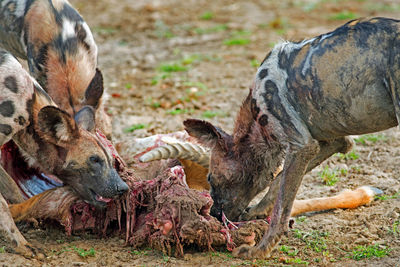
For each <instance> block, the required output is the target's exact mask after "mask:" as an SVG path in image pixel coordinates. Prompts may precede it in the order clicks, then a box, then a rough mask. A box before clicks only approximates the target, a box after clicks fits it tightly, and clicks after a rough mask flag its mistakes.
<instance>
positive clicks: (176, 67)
mask: <svg viewBox="0 0 400 267" xmlns="http://www.w3.org/2000/svg"><path fill="white" fill-rule="evenodd" d="M158 68H159V70H160V71H162V72H181V71H187V70H188V67H186V66H183V65H182V64H181V63H170V64H168V63H166V64H161V65H160V66H159V67H158Z"/></svg>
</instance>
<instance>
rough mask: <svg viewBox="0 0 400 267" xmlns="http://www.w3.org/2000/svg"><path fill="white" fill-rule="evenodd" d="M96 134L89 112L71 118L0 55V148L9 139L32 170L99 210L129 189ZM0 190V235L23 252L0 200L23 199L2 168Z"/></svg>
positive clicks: (21, 240)
mask: <svg viewBox="0 0 400 267" xmlns="http://www.w3.org/2000/svg"><path fill="white" fill-rule="evenodd" d="M94 130H95V125H94V111H93V109H92V108H91V107H84V108H82V109H81V110H80V111H79V112H77V113H76V115H75V118H73V117H72V116H70V115H69V114H68V113H67V112H65V111H63V110H61V109H59V108H58V107H57V105H56V104H55V103H54V102H53V101H52V99H51V98H50V97H49V96H48V94H47V93H46V92H45V91H44V90H43V89H42V88H41V87H40V85H39V84H38V83H37V82H36V81H35V80H34V79H33V78H32V77H31V76H30V75H29V74H28V73H27V72H26V71H25V70H24V69H23V68H22V66H21V64H19V62H18V61H17V60H16V59H15V58H14V57H13V56H12V55H11V54H10V53H8V52H7V51H5V50H3V49H0V146H1V145H3V144H4V143H6V142H8V141H9V140H11V139H12V140H13V141H14V142H15V143H16V144H17V146H18V148H19V149H20V151H21V152H22V154H23V155H24V156H25V157H26V158H27V160H28V162H29V164H30V165H33V166H35V167H37V168H39V169H40V170H41V171H42V172H44V173H49V174H54V175H56V176H57V177H58V178H60V179H61V180H62V181H63V182H64V183H65V184H68V185H70V186H71V187H72V188H73V189H74V190H75V191H76V192H77V193H78V195H80V196H81V197H82V198H83V199H84V200H85V201H87V202H89V203H90V204H93V205H94V206H96V207H100V208H102V207H105V206H106V204H107V202H109V201H110V198H113V197H115V196H118V195H121V194H123V193H124V192H126V191H127V190H128V186H127V184H126V183H125V182H124V181H122V179H121V178H120V177H119V175H118V174H117V172H116V170H115V169H114V167H113V162H114V160H113V157H112V155H111V154H110V153H109V151H108V150H107V149H106V148H104V147H103V146H102V145H101V144H100V143H99V141H98V140H97V138H96V135H95V133H94ZM0 189H1V191H0V192H1V194H0V212H1V214H0V233H2V232H3V233H5V235H6V237H7V238H9V239H10V240H11V242H12V243H13V244H14V245H15V246H16V247H17V249H19V250H20V251H21V252H26V250H27V248H26V247H25V245H26V244H27V243H26V241H25V239H24V238H23V237H22V235H21V234H20V233H19V232H18V229H17V228H16V227H15V224H13V223H10V222H12V219H11V217H10V214H9V212H8V208H7V203H6V202H5V200H4V199H3V196H2V194H3V195H4V196H5V197H6V198H7V199H8V200H11V201H10V202H13V201H15V202H20V201H21V197H18V194H19V191H18V188H16V185H15V183H14V182H13V180H12V178H10V177H9V176H8V174H7V173H6V172H5V171H4V169H3V168H2V167H1V166H0ZM10 220H11V221H10Z"/></svg>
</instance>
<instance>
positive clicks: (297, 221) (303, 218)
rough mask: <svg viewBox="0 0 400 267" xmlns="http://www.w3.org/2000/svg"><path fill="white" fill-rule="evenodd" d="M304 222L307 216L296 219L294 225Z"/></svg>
mask: <svg viewBox="0 0 400 267" xmlns="http://www.w3.org/2000/svg"><path fill="white" fill-rule="evenodd" d="M305 221H307V216H299V217H296V223H303V222H305Z"/></svg>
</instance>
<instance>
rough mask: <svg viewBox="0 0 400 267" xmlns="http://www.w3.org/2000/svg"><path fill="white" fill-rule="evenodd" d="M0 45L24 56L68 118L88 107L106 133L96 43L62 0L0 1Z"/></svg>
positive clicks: (108, 132)
mask: <svg viewBox="0 0 400 267" xmlns="http://www.w3.org/2000/svg"><path fill="white" fill-rule="evenodd" d="M0 46H3V47H4V48H5V49H6V50H8V51H10V52H11V53H12V54H13V55H15V56H17V57H20V58H23V59H26V60H27V61H28V66H29V71H30V73H31V75H32V76H33V77H34V78H36V80H37V81H38V82H39V83H40V85H41V86H42V87H43V88H44V89H45V90H46V92H47V93H48V94H49V95H50V97H51V98H52V99H53V100H54V102H55V103H56V104H57V105H58V106H59V107H60V108H61V109H63V110H65V111H66V112H68V113H69V114H70V115H71V116H75V114H77V112H79V111H80V110H81V109H82V108H83V107H84V106H86V105H88V106H91V107H93V108H94V109H95V113H96V127H97V128H99V129H100V130H101V131H102V132H103V133H104V134H106V136H107V137H109V138H110V137H111V121H110V118H109V116H108V115H107V114H106V113H105V110H104V106H103V99H104V95H105V93H104V88H103V77H102V74H101V72H100V70H98V69H96V66H97V46H96V44H95V42H94V40H93V36H92V33H91V31H90V29H89V26H88V25H87V24H86V22H85V21H84V20H83V18H82V17H81V16H80V15H79V13H78V12H77V11H76V10H75V9H74V8H73V7H72V6H71V5H70V4H69V3H68V1H66V0H0Z"/></svg>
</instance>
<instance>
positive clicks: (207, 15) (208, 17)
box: [200, 11, 214, 20]
mask: <svg viewBox="0 0 400 267" xmlns="http://www.w3.org/2000/svg"><path fill="white" fill-rule="evenodd" d="M213 18H214V13H213V12H211V11H206V12H204V13H203V14H201V15H200V19H202V20H212V19H213Z"/></svg>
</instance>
